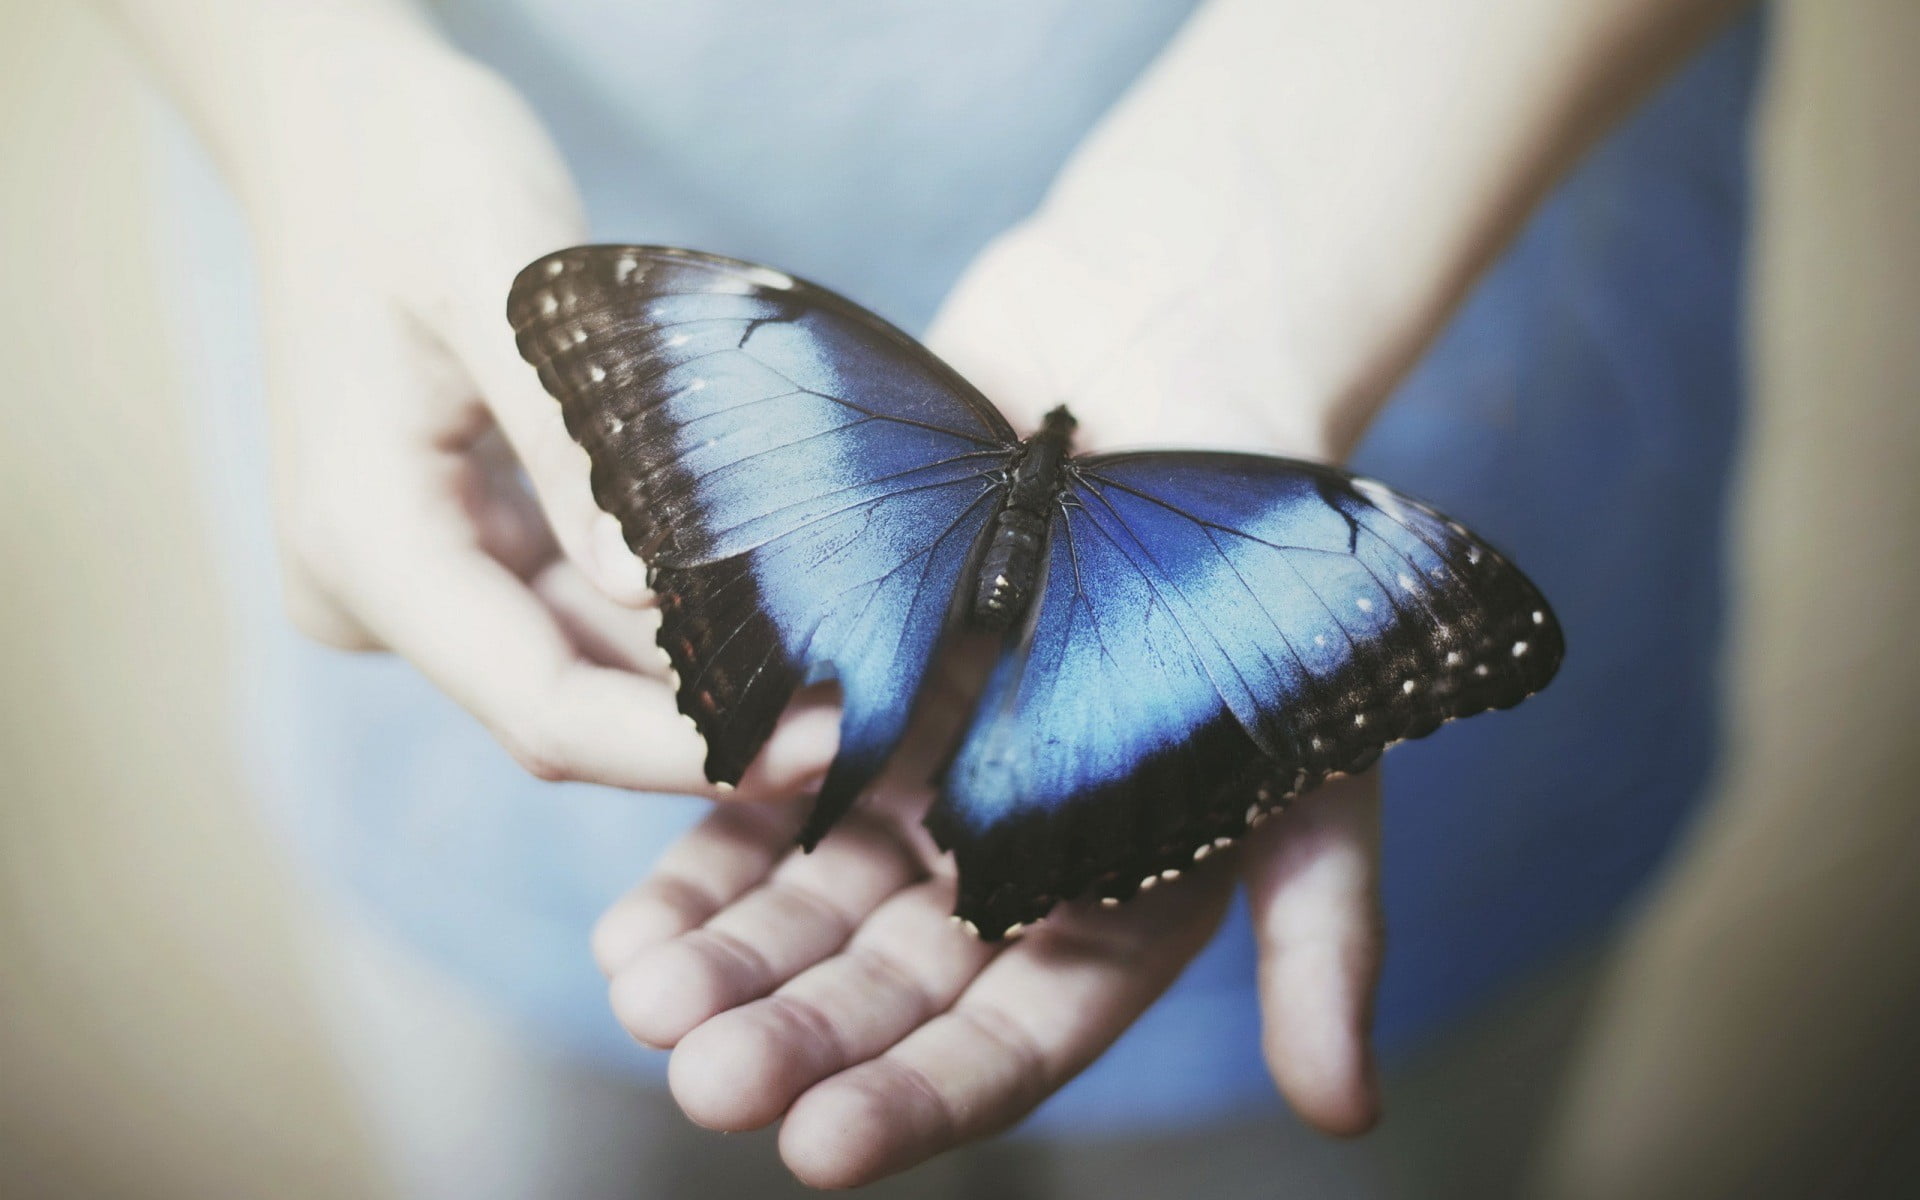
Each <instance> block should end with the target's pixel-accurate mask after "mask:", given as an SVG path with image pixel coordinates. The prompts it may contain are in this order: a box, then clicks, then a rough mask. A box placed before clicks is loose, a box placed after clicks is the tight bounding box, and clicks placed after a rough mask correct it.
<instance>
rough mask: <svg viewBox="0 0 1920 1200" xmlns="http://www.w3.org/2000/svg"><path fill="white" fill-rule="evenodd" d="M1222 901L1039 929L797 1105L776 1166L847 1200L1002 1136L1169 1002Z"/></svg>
mask: <svg viewBox="0 0 1920 1200" xmlns="http://www.w3.org/2000/svg"><path fill="white" fill-rule="evenodd" d="M1231 890H1232V880H1231V878H1229V877H1226V876H1224V875H1222V876H1220V877H1219V878H1206V877H1196V878H1194V879H1192V880H1190V881H1188V882H1187V883H1186V884H1185V886H1181V887H1173V888H1167V889H1165V890H1162V891H1156V892H1154V893H1153V894H1152V895H1149V896H1146V897H1142V898H1140V899H1137V900H1135V901H1133V902H1132V903H1130V904H1128V905H1126V906H1124V907H1123V908H1119V909H1113V910H1095V911H1093V912H1085V911H1076V912H1073V913H1070V914H1063V915H1062V916H1061V917H1060V918H1056V919H1054V920H1053V921H1049V922H1042V923H1041V924H1040V925H1039V926H1038V927H1036V929H1035V930H1034V931H1033V932H1032V933H1029V934H1028V935H1027V936H1026V937H1025V938H1024V939H1022V940H1021V941H1019V942H1017V943H1015V944H1014V945H1013V946H1012V947H1010V948H1009V949H1007V950H1005V951H1003V952H1002V953H1001V954H1000V956H999V957H997V958H995V959H994V960H993V962H992V963H991V964H989V965H988V966H987V968H986V969H985V970H984V971H982V972H981V973H980V975H979V977H978V978H977V979H975V980H974V982H973V984H972V985H971V986H969V987H968V988H967V989H966V990H965V991H964V992H963V993H962V994H961V996H960V998H959V999H958V1000H957V1001H955V1002H954V1004H953V1006H952V1008H950V1009H949V1010H948V1011H947V1012H945V1013H943V1014H942V1015H940V1016H938V1017H935V1018H934V1019H933V1020H931V1021H928V1022H927V1023H926V1024H924V1025H922V1026H921V1027H920V1028H918V1029H916V1030H915V1031H914V1032H912V1033H910V1034H908V1035H907V1037H906V1038H905V1039H903V1040H902V1041H901V1042H900V1043H899V1044H898V1045H896V1046H894V1047H893V1048H892V1049H890V1050H888V1051H887V1052H886V1053H884V1054H882V1055H880V1056H879V1057H878V1058H874V1059H871V1060H869V1061H867V1062H865V1063H861V1064H859V1065H857V1066H854V1067H852V1068H851V1069H849V1070H846V1071H842V1072H841V1073H840V1074H838V1075H835V1076H832V1077H831V1078H829V1079H827V1080H825V1081H824V1082H822V1083H820V1084H818V1085H816V1086H815V1087H813V1088H812V1089H811V1090H809V1091H807V1092H806V1093H805V1094H804V1095H802V1096H801V1097H800V1099H799V1100H798V1101H796V1102H795V1103H794V1105H793V1108H792V1111H791V1112H790V1113H789V1114H788V1116H787V1120H786V1123H785V1124H784V1125H783V1126H782V1127H781V1131H780V1150H781V1154H782V1156H783V1157H784V1158H785V1160H786V1162H787V1166H788V1167H789V1168H790V1169H791V1170H792V1171H793V1172H794V1174H795V1175H797V1176H799V1178H800V1179H801V1180H802V1181H804V1182H806V1183H808V1184H811V1185H812V1186H814V1187H853V1186H858V1185H860V1184H863V1183H868V1182H871V1181H873V1180H875V1179H879V1178H881V1177H883V1176H886V1175H891V1174H893V1173H895V1172H897V1171H902V1170H905V1169H906V1168H908V1167H910V1166H913V1165H914V1164H916V1163H919V1162H923V1161H925V1160H926V1159H928V1158H931V1157H932V1156H933V1155H935V1154H938V1153H940V1152H942V1151H944V1150H947V1149H949V1148H951V1147H953V1146H955V1145H958V1144H960V1143H962V1142H967V1141H971V1140H973V1139H976V1138H980V1137H984V1136H986V1135H987V1134H990V1133H994V1132H997V1131H998V1130H1000V1129H1003V1128H1005V1127H1006V1126H1008V1125H1011V1124H1012V1123H1013V1122H1015V1121H1017V1120H1019V1119H1020V1118H1021V1117H1023V1116H1025V1115H1026V1114H1027V1113H1029V1112H1031V1111H1032V1110H1033V1109H1034V1107H1035V1106H1037V1105H1038V1104H1039V1103H1040V1102H1041V1101H1042V1100H1044V1099H1045V1098H1046V1097H1047V1096H1049V1095H1051V1094H1052V1093H1053V1092H1054V1091H1055V1090H1057V1089H1058V1088H1059V1087H1060V1086H1061V1085H1062V1084H1064V1083H1065V1082H1066V1081H1067V1080H1068V1079H1070V1078H1072V1077H1073V1076H1074V1075H1075V1074H1076V1073H1078V1072H1079V1071H1080V1070H1082V1069H1083V1068H1085V1067H1086V1065H1087V1064H1088V1063H1090V1062H1092V1061H1093V1059H1094V1058H1095V1057H1096V1056H1097V1055H1099V1054H1100V1052H1101V1051H1103V1050H1105V1049H1106V1048H1107V1047H1108V1046H1110V1045H1111V1044H1112V1043H1113V1041H1114V1039H1116V1038H1117V1037H1119V1036H1120V1034H1121V1033H1122V1032H1123V1031H1124V1030H1125V1029H1126V1028H1127V1026H1128V1025H1129V1024H1131V1023H1132V1022H1133V1021H1134V1019H1135V1018H1137V1017H1138V1016H1139V1015H1140V1014H1141V1013H1142V1012H1143V1011H1145V1010H1146V1008H1147V1006H1148V1005H1149V1004H1151V1003H1152V1002H1153V1001H1154V1000H1155V999H1156V998H1157V997H1158V996H1159V995H1160V994H1161V993H1162V992H1163V991H1165V990H1166V988H1167V986H1168V985H1169V984H1171V983H1172V982H1173V980H1174V978H1175V977H1176V976H1178V975H1179V973H1180V971H1181V969H1182V968H1183V967H1185V966H1186V964H1187V963H1188V962H1189V961H1190V960H1191V959H1192V957H1193V956H1194V955H1195V954H1196V953H1198V952H1199V950H1200V948H1201V947H1202V946H1204V945H1205V944H1206V941H1207V939H1208V937H1209V936H1211V934H1212V933H1213V930H1214V929H1215V927H1216V926H1217V925H1218V923H1219V919H1220V916H1221V914H1222V912H1224V910H1225V907H1226V902H1227V898H1228V897H1229V895H1231Z"/></svg>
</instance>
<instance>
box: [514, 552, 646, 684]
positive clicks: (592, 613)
mask: <svg viewBox="0 0 1920 1200" xmlns="http://www.w3.org/2000/svg"><path fill="white" fill-rule="evenodd" d="M529 582H530V583H531V585H532V587H533V591H534V594H535V595H537V596H539V597H540V599H541V600H543V601H544V602H545V603H546V606H547V608H548V609H550V610H552V612H553V614H554V616H556V617H557V618H558V619H559V621H560V625H561V628H563V629H565V630H566V632H567V636H568V638H569V639H571V640H572V642H573V645H574V648H575V649H576V650H577V651H578V652H579V653H580V654H581V656H582V657H584V658H586V659H588V660H590V661H592V662H595V663H598V664H600V665H601V666H605V667H618V668H619V669H621V670H623V671H630V672H632V673H633V674H636V675H647V676H650V677H652V678H654V679H665V678H667V672H668V670H669V669H670V667H669V664H668V662H667V654H666V651H664V650H662V649H661V648H660V647H659V645H658V644H657V642H656V641H655V637H656V635H657V634H658V633H659V632H660V610H659V609H657V608H653V607H647V608H635V607H633V606H632V605H628V604H621V603H619V602H618V601H615V600H610V599H608V598H607V595H606V593H605V592H602V591H601V590H600V589H599V588H597V587H595V586H594V585H593V583H592V582H591V581H590V580H588V578H587V577H586V575H585V574H584V573H583V572H581V570H580V568H578V567H577V566H575V565H574V564H573V561H572V560H571V559H566V558H556V559H554V560H552V561H551V562H549V563H547V564H546V565H545V566H544V567H542V568H541V569H540V570H539V571H538V572H537V573H535V574H534V575H533V577H532V578H531V579H530V580H529Z"/></svg>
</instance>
